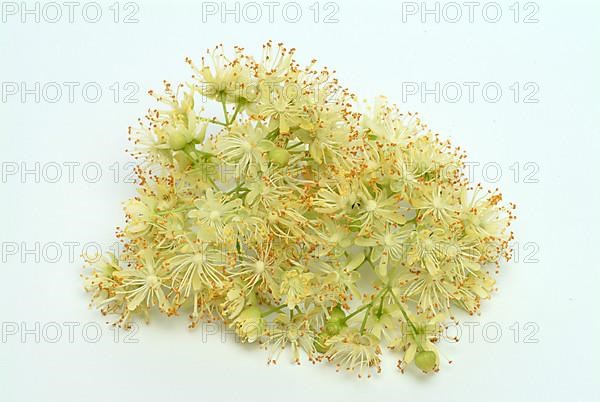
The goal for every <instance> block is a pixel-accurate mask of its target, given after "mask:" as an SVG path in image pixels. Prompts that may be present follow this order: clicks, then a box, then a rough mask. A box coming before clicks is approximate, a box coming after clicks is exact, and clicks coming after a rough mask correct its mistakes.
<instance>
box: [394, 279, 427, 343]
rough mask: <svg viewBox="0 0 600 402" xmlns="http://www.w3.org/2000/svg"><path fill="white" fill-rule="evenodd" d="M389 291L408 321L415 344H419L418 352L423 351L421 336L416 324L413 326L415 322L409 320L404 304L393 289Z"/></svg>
mask: <svg viewBox="0 0 600 402" xmlns="http://www.w3.org/2000/svg"><path fill="white" fill-rule="evenodd" d="M388 289H389V293H390V294H391V295H392V298H393V299H394V302H395V303H396V304H397V305H398V308H400V311H401V312H402V315H403V316H404V319H405V320H406V323H407V324H408V326H409V328H410V330H411V332H412V334H413V338H415V342H417V350H418V351H422V350H423V345H421V340H420V339H419V338H420V336H419V335H418V331H417V327H415V324H413V322H412V321H411V320H410V318H408V314H406V311H405V310H404V307H402V304H401V303H400V301H399V300H398V299H397V298H396V295H395V294H394V291H393V290H392V289H391V288H388Z"/></svg>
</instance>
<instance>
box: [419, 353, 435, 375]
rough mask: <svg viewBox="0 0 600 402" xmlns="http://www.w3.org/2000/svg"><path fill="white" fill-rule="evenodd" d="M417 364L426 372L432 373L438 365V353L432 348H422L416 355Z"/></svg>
mask: <svg viewBox="0 0 600 402" xmlns="http://www.w3.org/2000/svg"><path fill="white" fill-rule="evenodd" d="M415 364H416V365H417V367H418V368H420V369H421V370H423V371H424V372H426V373H431V372H432V371H433V370H435V368H436V367H437V355H436V354H435V352H432V351H431V350H422V351H420V352H418V353H417V355H416V356H415Z"/></svg>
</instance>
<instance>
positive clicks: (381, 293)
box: [344, 288, 387, 323]
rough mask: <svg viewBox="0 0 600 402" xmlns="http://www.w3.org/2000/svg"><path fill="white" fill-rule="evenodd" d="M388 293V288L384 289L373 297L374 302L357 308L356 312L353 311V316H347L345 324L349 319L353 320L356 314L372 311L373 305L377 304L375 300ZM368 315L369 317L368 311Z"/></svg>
mask: <svg viewBox="0 0 600 402" xmlns="http://www.w3.org/2000/svg"><path fill="white" fill-rule="evenodd" d="M386 291H387V288H383V289H381V290H380V291H379V292H378V293H377V294H376V295H375V297H373V300H371V301H370V302H369V303H367V304H364V305H362V306H360V307H359V308H357V309H356V310H355V311H353V312H352V313H351V314H349V315H347V316H346V318H344V323H345V322H347V321H348V320H349V319H351V318H352V317H354V316H355V315H356V314H358V313H360V312H361V311H363V310H364V309H367V308H368V309H370V308H371V307H372V306H373V303H374V302H375V300H377V298H378V297H380V296H381V295H383V294H384V293H385V292H386ZM367 315H368V311H367Z"/></svg>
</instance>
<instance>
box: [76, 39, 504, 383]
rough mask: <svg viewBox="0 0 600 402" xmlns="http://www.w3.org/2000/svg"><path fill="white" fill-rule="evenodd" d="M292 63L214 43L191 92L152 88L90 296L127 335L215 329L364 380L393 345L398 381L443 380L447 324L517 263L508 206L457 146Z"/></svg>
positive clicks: (273, 353) (273, 355)
mask: <svg viewBox="0 0 600 402" xmlns="http://www.w3.org/2000/svg"><path fill="white" fill-rule="evenodd" d="M293 55H294V49H286V48H284V47H283V46H282V45H277V46H275V45H273V44H272V43H270V42H269V43H267V44H265V45H264V46H263V55H262V57H261V59H260V60H256V59H254V58H253V57H251V56H249V55H247V54H245V53H244V49H242V48H235V50H234V54H233V55H232V56H231V57H228V56H226V54H225V52H224V50H223V48H222V46H217V47H216V48H214V49H212V50H210V51H208V52H207V54H206V56H205V57H204V58H202V61H201V64H200V65H196V64H194V63H193V62H192V61H191V60H187V62H188V63H189V64H190V66H191V68H192V69H193V70H194V75H193V76H192V80H191V82H188V83H187V84H184V85H179V86H177V87H176V88H175V89H173V88H172V87H171V85H169V84H168V83H165V89H164V92H163V93H162V94H160V95H157V94H155V93H153V92H150V94H151V95H153V96H154V97H156V99H157V100H158V102H159V103H160V104H161V106H160V107H158V108H157V109H154V110H150V111H149V112H148V114H147V116H146V117H145V119H140V121H139V126H137V127H136V128H131V129H130V136H131V140H132V142H133V143H134V144H135V149H134V150H133V151H132V152H133V155H134V157H135V158H136V159H137V160H138V161H139V165H138V168H137V174H138V176H139V181H138V182H139V189H138V194H137V196H135V197H134V198H132V199H130V200H128V201H127V202H125V206H124V209H125V214H126V224H125V225H124V227H122V228H118V229H117V230H118V233H117V236H118V237H119V238H120V239H121V241H122V243H123V250H122V251H121V252H120V253H119V255H118V257H117V256H115V255H114V254H110V253H109V254H107V255H105V256H103V257H102V259H100V260H99V261H95V262H92V263H91V265H92V272H91V274H89V275H88V276H85V277H84V280H85V289H86V290H87V291H89V292H91V293H92V298H93V301H92V304H93V305H95V306H96V307H98V308H99V309H100V310H101V311H102V313H103V314H117V315H119V318H118V320H117V322H116V324H119V325H123V326H125V327H127V325H128V323H129V322H130V320H132V319H134V318H135V317H138V316H141V317H144V318H146V319H148V317H149V314H150V312H151V311H152V310H158V311H160V312H163V313H165V314H167V315H169V316H172V315H178V314H185V315H189V318H190V322H191V323H190V327H192V328H193V327H196V326H197V325H198V323H199V322H200V321H201V320H222V321H223V322H224V323H225V324H226V325H228V326H230V327H231V328H233V329H234V330H235V331H236V332H237V334H238V335H239V337H240V339H241V340H242V341H244V342H257V343H260V344H261V345H262V346H263V347H264V348H266V349H267V351H268V354H269V358H268V359H269V361H270V362H275V361H276V360H277V359H278V358H279V356H280V354H281V353H282V351H283V350H285V349H286V348H287V349H289V350H290V351H291V354H292V359H293V361H295V362H299V361H300V359H301V355H303V356H305V357H306V358H307V359H308V360H310V361H312V362H317V361H323V360H327V361H330V362H331V363H333V364H335V365H336V366H337V367H338V369H347V370H350V371H355V372H356V373H357V374H358V375H359V376H363V375H367V376H370V375H371V374H372V373H373V372H379V371H380V361H381V350H382V347H388V348H390V349H392V350H393V351H394V352H393V353H398V354H399V358H400V361H399V365H398V366H399V368H400V369H401V370H404V368H405V367H406V366H407V365H409V364H411V363H413V362H414V363H415V365H416V367H418V368H419V369H421V370H422V371H424V372H432V371H437V370H438V368H439V363H440V357H439V354H438V351H437V349H436V346H435V344H436V341H438V340H439V339H440V336H441V334H442V332H443V330H444V323H447V322H449V321H448V320H453V319H454V313H453V311H454V310H455V309H463V310H466V311H467V312H468V313H471V314H473V313H475V312H476V311H477V310H478V308H479V306H480V303H481V300H482V299H487V298H489V297H490V294H491V293H492V290H493V288H494V279H492V277H491V276H490V273H488V271H487V269H488V268H489V267H498V262H499V260H500V259H501V258H502V257H504V258H507V259H508V258H510V250H509V247H508V243H509V241H510V240H511V239H512V233H511V232H508V231H507V227H508V226H509V225H510V224H511V221H512V220H513V219H514V216H513V214H512V209H514V205H513V204H508V205H507V206H502V205H501V200H502V196H501V194H500V193H498V192H497V191H485V190H483V189H482V188H481V186H479V185H472V184H470V183H469V181H468V180H467V179H466V177H465V176H466V175H465V174H464V163H463V160H464V158H465V155H464V153H463V152H462V151H460V149H458V148H453V147H452V146H451V145H450V143H449V142H447V141H443V140H441V139H440V138H439V137H438V135H437V134H434V133H432V132H431V130H429V129H428V128H427V126H426V125H424V124H423V123H421V121H420V119H419V118H418V117H417V115H415V114H410V113H409V114H404V113H401V112H400V111H399V110H398V109H397V108H396V107H395V106H392V105H389V104H387V103H386V101H385V99H383V98H381V99H378V100H377V101H376V102H375V103H374V104H373V105H371V106H369V105H366V104H363V103H360V102H358V101H357V100H356V97H355V96H354V95H352V94H351V93H350V92H349V91H348V90H346V89H344V88H342V87H341V86H340V85H339V83H338V81H337V80H336V79H334V78H333V76H332V73H333V72H331V71H329V70H328V69H327V68H323V69H317V68H316V67H315V65H316V62H315V61H312V62H311V63H310V64H309V65H308V66H306V67H301V66H300V65H299V64H298V63H297V62H296V61H294V59H293ZM210 107H212V108H213V110H212V111H209V110H208V109H209V108H210ZM217 112H218V113H217ZM216 114H218V115H219V116H218V117H214V116H213V115H216Z"/></svg>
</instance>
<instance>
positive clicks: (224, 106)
mask: <svg viewBox="0 0 600 402" xmlns="http://www.w3.org/2000/svg"><path fill="white" fill-rule="evenodd" d="M221 105H222V106H223V117H225V125H226V126H229V116H228V113H227V105H226V104H225V91H223V92H221Z"/></svg>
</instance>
